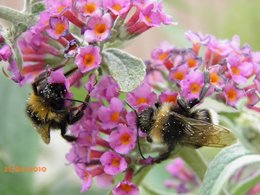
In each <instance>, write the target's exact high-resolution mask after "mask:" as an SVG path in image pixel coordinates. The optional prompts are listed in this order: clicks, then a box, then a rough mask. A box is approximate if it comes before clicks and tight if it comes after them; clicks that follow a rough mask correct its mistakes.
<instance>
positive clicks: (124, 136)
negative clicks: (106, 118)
mask: <svg viewBox="0 0 260 195" xmlns="http://www.w3.org/2000/svg"><path fill="white" fill-rule="evenodd" d="M120 141H121V143H122V145H127V144H129V143H130V142H131V136H130V135H129V134H127V133H123V134H122V135H121V137H120Z"/></svg>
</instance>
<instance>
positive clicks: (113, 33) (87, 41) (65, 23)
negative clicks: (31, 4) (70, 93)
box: [0, 0, 172, 85]
mask: <svg viewBox="0 0 260 195" xmlns="http://www.w3.org/2000/svg"><path fill="white" fill-rule="evenodd" d="M44 2H45V6H46V10H45V11H43V12H41V13H40V16H39V21H38V22H37V23H36V25H35V26H32V27H31V28H30V29H29V30H27V31H26V32H25V33H23V35H22V36H21V37H20V38H19V40H18V47H19V48H18V49H17V48H15V51H20V53H17V54H16V57H17V58H18V57H19V56H20V57H21V59H22V63H20V61H19V63H18V61H17V62H16V61H15V62H13V63H15V64H11V63H10V66H9V70H10V72H11V73H12V79H13V80H14V81H15V82H17V83H19V84H20V85H23V84H25V83H31V82H32V81H33V80H34V78H35V77H36V76H37V75H39V73H40V72H42V71H44V70H45V69H46V65H49V66H57V65H61V64H62V65H67V66H69V65H72V64H76V65H77V67H78V69H79V70H80V72H81V73H82V74H86V73H88V72H90V71H92V70H94V69H97V68H99V67H100V65H101V62H102V50H103V48H105V47H107V46H109V45H112V44H113V42H114V41H118V40H121V42H123V41H126V40H128V39H131V38H133V37H135V36H137V35H139V34H141V33H143V32H145V31H146V30H148V29H150V28H152V27H158V26H160V25H161V24H167V25H168V24H172V19H171V17H170V16H168V15H166V14H165V13H164V12H163V10H162V2H159V3H155V2H151V1H143V0H55V1H52V0H45V1H44ZM7 47H8V46H4V47H2V48H1V50H0V57H1V58H3V59H6V58H7V57H8V55H9V53H8V51H6V50H7V49H8V48H7ZM14 47H17V46H14ZM3 52H4V55H1V53H3ZM1 58H0V59H1ZM14 59H15V58H14Z"/></svg>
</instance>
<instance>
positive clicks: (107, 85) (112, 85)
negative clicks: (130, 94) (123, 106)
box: [91, 76, 119, 101]
mask: <svg viewBox="0 0 260 195" xmlns="http://www.w3.org/2000/svg"><path fill="white" fill-rule="evenodd" d="M91 96H92V97H95V98H97V99H99V100H102V99H103V98H105V99H106V100H107V101H110V100H111V99H112V98H113V97H118V96H119V85H118V84H117V82H116V81H115V80H114V79H113V78H112V77H110V76H103V77H102V79H101V80H100V81H99V83H98V84H97V85H96V87H95V88H94V89H93V91H92V92H91Z"/></svg>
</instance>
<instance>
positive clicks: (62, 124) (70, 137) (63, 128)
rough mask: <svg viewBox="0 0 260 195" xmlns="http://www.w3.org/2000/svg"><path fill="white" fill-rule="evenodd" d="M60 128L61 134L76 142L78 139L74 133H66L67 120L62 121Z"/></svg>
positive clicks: (66, 138) (69, 140)
mask: <svg viewBox="0 0 260 195" xmlns="http://www.w3.org/2000/svg"><path fill="white" fill-rule="evenodd" d="M60 130H61V136H62V137H63V138H64V139H65V140H67V141H68V142H74V141H76V140H77V138H76V137H74V136H72V135H66V132H67V122H66V121H63V122H61V126H60Z"/></svg>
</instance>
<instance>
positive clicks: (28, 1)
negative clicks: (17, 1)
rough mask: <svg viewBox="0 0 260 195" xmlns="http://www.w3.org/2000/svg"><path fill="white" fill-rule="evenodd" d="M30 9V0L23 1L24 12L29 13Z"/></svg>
mask: <svg viewBox="0 0 260 195" xmlns="http://www.w3.org/2000/svg"><path fill="white" fill-rule="evenodd" d="M30 11H31V0H25V1H24V13H30Z"/></svg>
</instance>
